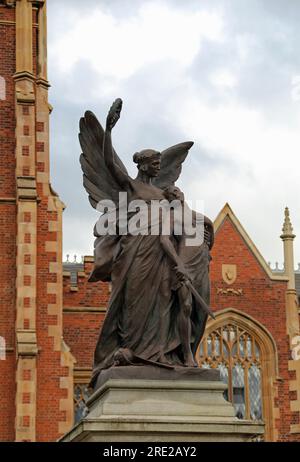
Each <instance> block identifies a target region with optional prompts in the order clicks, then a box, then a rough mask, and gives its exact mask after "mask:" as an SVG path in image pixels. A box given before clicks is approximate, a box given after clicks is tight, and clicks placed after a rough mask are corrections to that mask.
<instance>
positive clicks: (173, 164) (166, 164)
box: [152, 141, 194, 189]
mask: <svg viewBox="0 0 300 462" xmlns="http://www.w3.org/2000/svg"><path fill="white" fill-rule="evenodd" d="M193 144H194V142H193V141H186V142H184V143H179V144H176V145H175V146H171V147H170V148H168V149H165V151H163V152H162V153H161V164H160V172H159V175H158V176H157V177H156V178H153V181H152V182H153V184H154V185H155V186H157V187H158V188H161V189H164V188H166V187H167V186H170V185H171V184H174V183H175V181H176V180H178V178H179V175H180V173H181V169H182V163H183V162H184V160H185V158H186V156H187V155H188V152H189V149H190V148H191V147H192V146H193Z"/></svg>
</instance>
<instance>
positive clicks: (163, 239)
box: [160, 235, 188, 279]
mask: <svg viewBox="0 0 300 462" xmlns="http://www.w3.org/2000/svg"><path fill="white" fill-rule="evenodd" d="M160 243H161V245H162V248H163V249H164V251H165V253H166V254H167V255H168V257H169V258H170V260H171V261H172V262H173V263H174V264H175V270H176V275H177V277H178V278H179V279H183V278H188V274H187V271H186V269H185V266H184V264H183V262H182V260H181V258H180V257H179V255H178V254H177V252H176V250H175V247H174V245H173V243H172V241H171V239H170V237H169V236H167V235H162V236H160Z"/></svg>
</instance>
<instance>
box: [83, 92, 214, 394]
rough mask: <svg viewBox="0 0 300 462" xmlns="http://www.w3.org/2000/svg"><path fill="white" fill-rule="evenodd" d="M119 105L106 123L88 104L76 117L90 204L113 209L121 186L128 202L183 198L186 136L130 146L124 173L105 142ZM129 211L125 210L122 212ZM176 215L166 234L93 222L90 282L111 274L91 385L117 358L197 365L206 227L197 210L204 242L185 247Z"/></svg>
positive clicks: (203, 315)
mask: <svg viewBox="0 0 300 462" xmlns="http://www.w3.org/2000/svg"><path fill="white" fill-rule="evenodd" d="M121 109H122V100H121V99H117V100H116V101H115V102H114V103H113V105H112V107H111V108H110V111H109V113H108V116H107V120H106V128H105V130H104V129H103V128H102V126H101V125H100V123H99V122H98V120H97V118H96V117H95V115H94V114H93V113H92V112H90V111H87V112H86V113H85V115H84V117H82V118H81V120H80V134H79V140H80V144H81V148H82V151H83V153H82V154H81V157H80V163H81V167H82V170H83V184H84V187H85V189H86V191H87V193H88V195H89V201H90V203H91V205H92V206H93V207H94V208H97V205H98V204H99V202H100V201H103V200H108V199H109V200H111V201H113V202H114V203H115V204H117V205H116V208H118V207H119V205H120V204H119V193H120V192H126V193H127V196H128V202H130V201H133V200H141V201H144V203H145V204H148V205H149V204H150V203H151V202H152V201H155V200H159V201H161V200H168V201H171V200H172V199H178V200H179V203H181V204H182V203H184V195H183V193H182V192H181V191H180V190H179V188H177V187H176V186H175V182H176V180H177V179H178V177H179V175H180V172H181V169H182V163H183V161H184V160H185V158H186V156H187V154H188V152H189V149H190V148H191V147H192V145H193V142H184V143H180V144H177V145H175V146H172V147H170V148H168V149H166V150H165V151H162V152H158V151H155V150H153V149H145V150H142V151H140V152H137V153H135V154H134V156H133V161H134V162H135V163H136V164H137V168H138V174H137V177H136V178H131V177H130V176H129V174H128V172H127V170H126V168H125V166H124V165H123V163H122V161H121V160H120V158H119V157H118V155H117V153H116V152H115V150H114V149H113V146H112V139H111V132H112V129H113V127H114V126H115V124H116V123H117V121H118V119H119V118H120V113H121ZM192 213H193V214H195V213H194V212H192ZM133 215H134V212H128V214H127V219H129V218H130V217H132V216H133ZM193 216H194V215H193ZM202 217H203V216H202ZM175 222H176V218H175V214H173V215H172V216H171V228H170V235H169V236H162V235H160V234H158V235H157V234H156V235H155V234H151V232H150V229H149V233H141V234H139V235H134V234H132V233H127V234H124V233H120V232H116V234H115V235H111V234H107V235H100V234H99V233H98V231H97V227H96V226H95V229H94V234H95V236H96V240H95V244H94V256H95V260H94V269H93V271H92V273H91V275H90V278H89V281H92V282H96V281H111V282H112V292H111V296H110V300H109V306H108V309H107V314H106V317H105V320H104V323H103V326H102V329H101V332H100V335H99V339H98V342H97V345H96V350H95V355H94V370H93V378H92V381H91V385H92V386H95V383H96V380H97V377H98V375H99V373H100V372H101V371H102V370H103V369H108V368H111V367H116V366H118V365H130V364H134V365H137V364H143V365H145V364H151V365H157V366H158V367H165V368H170V369H172V368H175V367H176V368H177V367H180V366H182V367H184V366H187V367H196V366H197V362H196V361H195V354H196V351H197V348H198V345H199V342H200V340H201V338H202V335H203V332H204V328H205V324H206V320H207V316H208V314H211V312H210V310H209V308H208V304H209V294H210V288H209V274H208V272H209V261H210V254H209V250H210V249H211V247H212V245H213V226H212V223H211V221H210V220H209V219H208V218H207V217H204V230H205V232H204V241H202V243H201V244H200V245H195V246H189V247H188V246H187V245H186V240H185V236H184V233H181V235H178V236H176V235H175V233H174V226H175V224H176V223H175ZM150 226H151V224H149V227H150ZM117 229H119V228H118V227H117Z"/></svg>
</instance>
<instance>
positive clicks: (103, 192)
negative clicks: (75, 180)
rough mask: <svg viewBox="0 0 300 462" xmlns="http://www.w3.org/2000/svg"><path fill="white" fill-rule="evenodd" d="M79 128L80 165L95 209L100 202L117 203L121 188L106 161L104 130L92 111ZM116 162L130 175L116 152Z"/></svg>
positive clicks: (87, 114)
mask: <svg viewBox="0 0 300 462" xmlns="http://www.w3.org/2000/svg"><path fill="white" fill-rule="evenodd" d="M79 127H80V133H79V142H80V145H81V149H82V154H81V156H80V164H81V168H82V171H83V185H84V187H85V189H86V191H87V193H88V195H89V201H90V203H91V205H92V206H93V207H94V208H96V207H97V203H98V202H99V201H100V200H104V199H111V200H113V201H114V202H115V203H117V202H118V193H119V190H120V187H119V186H118V184H117V183H116V181H115V180H114V178H113V177H112V175H111V173H110V171H109V169H108V168H107V166H106V164H105V161H104V153H103V140H104V130H103V128H102V126H101V124H100V122H99V121H98V119H97V117H96V116H95V115H94V114H93V113H92V112H91V111H86V112H85V114H84V117H82V118H81V119H80V124H79ZM114 162H115V163H116V164H117V165H118V166H119V167H120V168H121V169H122V170H123V172H124V173H125V174H126V175H128V172H127V170H126V168H125V166H124V164H123V162H122V161H121V159H120V158H119V157H118V155H117V153H116V152H115V151H114Z"/></svg>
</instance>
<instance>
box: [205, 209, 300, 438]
mask: <svg viewBox="0 0 300 462" xmlns="http://www.w3.org/2000/svg"><path fill="white" fill-rule="evenodd" d="M212 258H213V260H212V263H211V296H212V300H211V305H212V308H213V310H215V311H220V310H223V309H225V308H234V309H236V310H239V311H241V312H244V313H247V314H249V315H250V316H252V317H253V318H254V319H255V320H257V321H259V322H260V323H261V324H262V325H263V326H265V328H266V329H267V330H268V331H269V332H270V334H271V335H272V337H273V338H274V340H275V343H276V346H277V350H278V366H279V371H278V372H279V377H278V378H279V380H278V396H277V398H275V402H274V406H276V407H277V406H278V408H279V418H278V419H277V420H276V428H277V430H278V439H279V440H280V441H287V440H293V441H295V440H299V439H300V435H299V434H298V435H297V434H293V435H291V434H290V424H291V423H298V422H297V418H298V417H297V414H296V413H292V412H291V411H290V399H292V396H291V392H289V380H290V379H291V376H290V374H291V373H289V371H288V360H289V359H291V357H290V350H289V340H288V336H287V330H286V309H285V292H286V289H287V283H286V282H284V281H274V280H271V279H270V278H269V276H268V275H267V274H266V272H265V270H264V269H263V268H262V266H261V265H260V264H259V262H258V261H257V259H256V258H255V256H254V254H253V252H252V251H251V250H250V248H249V247H248V245H247V244H246V242H245V241H244V239H243V238H242V236H241V235H240V233H239V232H238V230H237V229H236V227H235V225H234V224H233V223H232V221H231V220H230V219H229V218H226V219H225V220H224V222H223V224H222V225H221V226H220V228H219V229H218V231H217V233H216V238H215V245H214V248H213V251H212ZM222 264H234V265H236V266H237V278H236V281H235V282H234V283H233V284H232V285H230V286H228V285H227V284H226V283H225V282H224V280H223V277H222ZM228 287H231V288H233V289H235V290H236V291H238V289H242V295H237V294H235V293H230V292H229V293H226V294H225V293H224V292H223V293H222V292H221V291H220V290H219V289H227V288H228Z"/></svg>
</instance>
